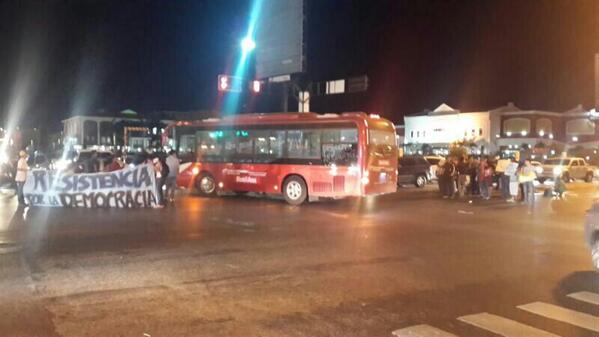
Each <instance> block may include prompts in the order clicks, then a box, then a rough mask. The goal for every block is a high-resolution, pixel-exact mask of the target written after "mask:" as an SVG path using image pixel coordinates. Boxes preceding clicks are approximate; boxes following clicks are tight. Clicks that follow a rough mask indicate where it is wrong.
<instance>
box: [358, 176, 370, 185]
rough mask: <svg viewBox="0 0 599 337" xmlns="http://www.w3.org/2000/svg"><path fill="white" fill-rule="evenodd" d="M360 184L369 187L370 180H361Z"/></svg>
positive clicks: (366, 178) (363, 178)
mask: <svg viewBox="0 0 599 337" xmlns="http://www.w3.org/2000/svg"><path fill="white" fill-rule="evenodd" d="M360 182H361V183H362V185H368V183H369V182H370V179H368V177H362V179H360Z"/></svg>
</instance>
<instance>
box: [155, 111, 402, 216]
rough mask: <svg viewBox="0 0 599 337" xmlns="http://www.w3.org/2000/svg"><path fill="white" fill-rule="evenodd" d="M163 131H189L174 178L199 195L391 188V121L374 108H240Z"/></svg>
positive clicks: (305, 194) (293, 199)
mask: <svg viewBox="0 0 599 337" xmlns="http://www.w3.org/2000/svg"><path fill="white" fill-rule="evenodd" d="M183 133H185V136H183V135H182V134H183ZM173 134H174V135H173ZM164 136H165V137H167V138H168V137H173V136H175V137H174V138H175V141H177V140H180V139H182V137H186V143H187V144H188V146H189V143H190V141H189V139H190V137H191V139H193V141H194V142H195V143H194V146H195V156H196V158H195V161H194V162H193V163H192V164H191V165H190V166H189V167H187V168H186V169H185V170H183V171H182V172H181V174H180V175H179V179H178V181H177V183H178V184H179V186H183V187H187V188H195V189H197V190H198V192H199V193H200V194H201V195H204V196H212V195H216V194H217V193H218V192H237V193H246V192H262V193H267V194H278V195H281V194H282V195H283V196H284V198H285V200H286V201H287V202H288V203H290V204H292V205H299V204H301V203H303V202H304V201H306V200H309V201H314V200H318V198H341V197H346V196H365V195H375V194H384V193H392V192H395V191H396V188H397V158H398V150H397V144H396V140H395V129H394V127H393V124H392V123H391V122H390V121H388V120H385V119H383V118H380V117H378V116H377V115H367V114H365V113H343V114H315V113H265V114H243V115H235V116H231V117H224V118H211V119H205V120H201V121H196V122H178V123H175V124H172V125H170V126H169V127H168V128H167V129H166V131H165V135H164ZM179 149H180V150H181V148H179ZM187 149H188V151H192V150H191V148H189V147H188V148H187Z"/></svg>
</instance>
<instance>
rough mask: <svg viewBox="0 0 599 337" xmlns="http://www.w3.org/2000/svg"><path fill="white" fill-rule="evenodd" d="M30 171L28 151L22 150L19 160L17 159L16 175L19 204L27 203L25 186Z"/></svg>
mask: <svg viewBox="0 0 599 337" xmlns="http://www.w3.org/2000/svg"><path fill="white" fill-rule="evenodd" d="M28 171H29V165H27V152H25V151H20V152H19V160H18V161H17V174H16V175H15V182H16V183H17V196H18V198H19V205H25V197H24V196H23V186H24V185H25V181H26V180H27V172H28Z"/></svg>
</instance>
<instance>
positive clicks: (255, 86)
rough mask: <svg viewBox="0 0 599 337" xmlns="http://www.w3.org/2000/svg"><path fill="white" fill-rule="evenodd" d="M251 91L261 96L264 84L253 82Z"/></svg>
mask: <svg viewBox="0 0 599 337" xmlns="http://www.w3.org/2000/svg"><path fill="white" fill-rule="evenodd" d="M250 90H251V91H252V93H254V94H256V95H257V94H259V93H260V92H261V91H262V83H261V82H260V81H251V82H250Z"/></svg>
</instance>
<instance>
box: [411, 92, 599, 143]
mask: <svg viewBox="0 0 599 337" xmlns="http://www.w3.org/2000/svg"><path fill="white" fill-rule="evenodd" d="M404 122H405V141H404V142H405V144H406V151H407V152H414V149H416V151H421V150H418V149H419V148H420V149H421V148H422V146H424V144H426V145H427V146H429V147H430V148H432V149H433V152H439V153H443V152H446V149H447V148H448V147H449V145H451V144H452V143H456V142H463V143H464V144H469V145H470V146H471V147H472V148H473V149H474V152H476V153H480V154H495V153H496V152H497V151H505V152H510V151H516V150H520V149H523V148H528V149H533V148H549V147H552V146H555V147H561V148H564V149H565V150H568V148H574V147H582V148H598V147H599V133H598V131H597V130H598V128H597V124H598V123H599V114H598V113H596V112H595V111H594V110H590V111H587V110H584V109H583V108H582V107H581V106H578V107H576V108H574V109H572V110H569V111H566V112H553V111H543V110H522V109H519V108H518V107H517V106H515V105H514V104H513V103H508V104H507V105H505V106H502V107H499V108H497V109H493V110H489V111H477V112H461V111H460V110H457V109H454V108H452V107H450V106H448V105H446V104H441V105H440V106H439V107H437V108H436V109H435V110H432V111H424V112H422V113H419V114H415V115H409V116H405V117H404ZM410 150H411V151H410ZM435 150H438V151H435ZM554 152H555V151H554Z"/></svg>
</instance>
